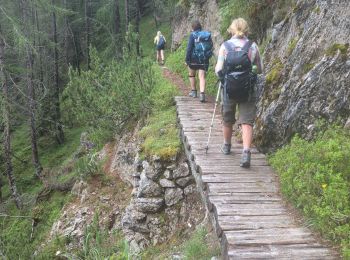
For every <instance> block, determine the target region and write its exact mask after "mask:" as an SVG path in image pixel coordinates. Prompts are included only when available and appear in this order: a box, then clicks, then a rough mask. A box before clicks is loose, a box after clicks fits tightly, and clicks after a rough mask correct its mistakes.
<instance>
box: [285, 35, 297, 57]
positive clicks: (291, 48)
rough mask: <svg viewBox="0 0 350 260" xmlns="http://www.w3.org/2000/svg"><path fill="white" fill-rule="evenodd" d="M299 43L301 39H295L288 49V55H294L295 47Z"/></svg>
mask: <svg viewBox="0 0 350 260" xmlns="http://www.w3.org/2000/svg"><path fill="white" fill-rule="evenodd" d="M298 41H299V37H295V38H293V39H292V40H291V41H290V42H289V44H288V49H287V53H288V55H291V54H292V53H293V51H294V49H295V47H296V46H297V43H298Z"/></svg>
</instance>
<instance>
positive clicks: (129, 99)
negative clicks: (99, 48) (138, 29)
mask: <svg viewBox="0 0 350 260" xmlns="http://www.w3.org/2000/svg"><path fill="white" fill-rule="evenodd" d="M133 37H134V35H133V34H132V33H129V34H128V35H127V38H128V41H129V45H128V47H129V48H130V51H128V48H127V47H126V48H125V56H124V60H123V61H121V62H116V61H112V62H111V63H109V64H107V65H105V64H103V63H102V61H101V60H100V59H99V57H98V55H97V53H96V51H92V53H91V59H92V69H91V70H89V71H83V72H81V74H80V75H79V73H78V72H77V71H73V70H71V71H70V82H69V83H68V85H67V88H66V89H65V91H64V94H63V107H64V109H63V110H64V111H65V114H64V115H65V120H66V121H73V122H76V123H78V124H80V125H84V126H87V127H90V128H92V129H99V130H101V131H106V130H111V131H109V132H110V133H111V134H112V133H113V131H121V130H122V129H123V127H125V125H126V124H127V123H128V122H129V121H130V120H132V119H137V118H139V117H140V116H141V115H142V113H144V112H145V111H147V110H148V109H149V106H150V100H149V98H148V94H149V93H150V91H151V90H152V88H153V85H154V82H153V79H154V76H153V69H152V67H151V62H150V61H149V60H145V59H141V58H139V57H137V56H136V54H135V53H134V50H135V45H134V44H133V43H134V42H135V39H134V38H133Z"/></svg>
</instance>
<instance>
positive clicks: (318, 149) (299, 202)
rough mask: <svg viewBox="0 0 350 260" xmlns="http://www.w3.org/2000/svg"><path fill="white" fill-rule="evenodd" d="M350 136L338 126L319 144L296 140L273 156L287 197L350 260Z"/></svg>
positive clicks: (321, 139) (321, 136)
mask: <svg viewBox="0 0 350 260" xmlns="http://www.w3.org/2000/svg"><path fill="white" fill-rule="evenodd" d="M349 140H350V133H349V131H348V130H344V129H342V128H341V127H337V126H334V127H332V128H330V129H328V130H327V131H325V132H324V133H320V134H319V136H318V137H317V138H316V140H315V141H312V142H308V141H305V140H303V139H301V138H300V137H298V136H296V137H294V138H293V140H292V142H291V144H290V145H288V146H286V147H284V148H282V149H281V150H279V151H278V152H276V153H275V154H274V155H272V156H271V157H270V160H269V161H270V163H271V164H272V166H273V167H274V168H275V169H276V170H277V172H278V173H279V175H280V177H281V189H282V192H283V193H284V195H285V196H286V197H287V198H288V199H289V200H290V201H291V202H292V203H293V204H294V205H295V206H296V207H298V208H299V209H301V210H302V211H303V213H304V214H305V215H306V216H307V217H308V218H309V222H310V223H311V225H312V226H313V228H315V229H317V230H318V231H319V232H320V233H321V234H322V235H323V236H324V237H326V238H327V239H330V240H331V241H333V242H335V243H339V244H341V246H342V249H343V255H344V257H345V258H347V257H350V254H349V253H350V237H349V234H350V217H349V216H350V161H349V160H348V158H349V157H350V141H349Z"/></svg>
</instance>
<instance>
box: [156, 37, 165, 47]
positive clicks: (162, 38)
mask: <svg viewBox="0 0 350 260" xmlns="http://www.w3.org/2000/svg"><path fill="white" fill-rule="evenodd" d="M164 47H165V39H164V36H163V35H161V36H159V41H158V44H157V49H163V48H164Z"/></svg>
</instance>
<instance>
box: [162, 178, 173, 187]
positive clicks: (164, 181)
mask: <svg viewBox="0 0 350 260" xmlns="http://www.w3.org/2000/svg"><path fill="white" fill-rule="evenodd" d="M159 184H160V186H162V187H163V188H174V187H175V183H174V182H172V181H170V180H167V179H161V180H160V181H159Z"/></svg>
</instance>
